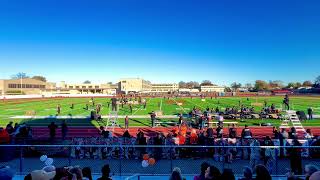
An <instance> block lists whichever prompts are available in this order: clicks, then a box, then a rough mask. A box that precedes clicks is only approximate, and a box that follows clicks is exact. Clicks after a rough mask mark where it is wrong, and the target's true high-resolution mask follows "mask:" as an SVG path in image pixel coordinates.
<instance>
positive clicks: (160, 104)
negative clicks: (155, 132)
mask: <svg viewBox="0 0 320 180" xmlns="http://www.w3.org/2000/svg"><path fill="white" fill-rule="evenodd" d="M161 109H162V98H161V102H160V111H161Z"/></svg>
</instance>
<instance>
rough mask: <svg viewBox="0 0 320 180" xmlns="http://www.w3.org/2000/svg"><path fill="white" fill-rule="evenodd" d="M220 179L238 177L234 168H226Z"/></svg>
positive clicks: (230, 179) (229, 179) (233, 179)
mask: <svg viewBox="0 0 320 180" xmlns="http://www.w3.org/2000/svg"><path fill="white" fill-rule="evenodd" d="M220 179H228V180H235V179H236V178H235V176H234V173H233V171H232V169H224V171H223V173H222V175H221V178H220Z"/></svg>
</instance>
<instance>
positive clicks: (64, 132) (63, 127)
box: [61, 120, 68, 140]
mask: <svg viewBox="0 0 320 180" xmlns="http://www.w3.org/2000/svg"><path fill="white" fill-rule="evenodd" d="M67 132H68V125H67V123H66V120H63V121H62V124H61V134H62V140H65V139H66V136H67Z"/></svg>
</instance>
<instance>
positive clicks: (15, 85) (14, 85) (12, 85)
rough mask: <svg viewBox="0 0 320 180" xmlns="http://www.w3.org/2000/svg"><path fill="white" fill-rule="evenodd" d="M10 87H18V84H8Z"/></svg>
mask: <svg viewBox="0 0 320 180" xmlns="http://www.w3.org/2000/svg"><path fill="white" fill-rule="evenodd" d="M8 88H17V84H8Z"/></svg>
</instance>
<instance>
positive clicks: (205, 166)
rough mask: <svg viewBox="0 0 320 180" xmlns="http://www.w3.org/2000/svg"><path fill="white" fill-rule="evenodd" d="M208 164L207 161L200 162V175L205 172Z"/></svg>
mask: <svg viewBox="0 0 320 180" xmlns="http://www.w3.org/2000/svg"><path fill="white" fill-rule="evenodd" d="M209 166H210V164H209V163H207V162H203V163H202V164H201V175H204V174H205V173H206V170H207V169H208V167H209Z"/></svg>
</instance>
